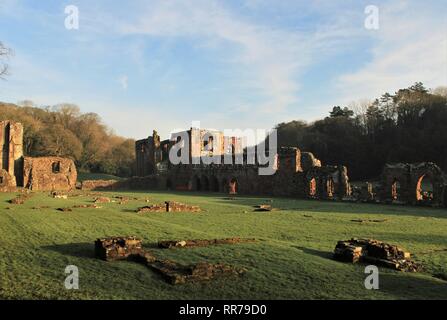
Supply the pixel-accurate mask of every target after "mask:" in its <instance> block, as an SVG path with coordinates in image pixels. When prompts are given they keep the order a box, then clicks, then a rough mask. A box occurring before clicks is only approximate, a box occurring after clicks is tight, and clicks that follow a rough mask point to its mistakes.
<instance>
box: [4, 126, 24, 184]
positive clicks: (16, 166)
mask: <svg viewBox="0 0 447 320" xmlns="http://www.w3.org/2000/svg"><path fill="white" fill-rule="evenodd" d="M0 150H1V157H0V170H4V171H6V173H8V174H9V176H10V177H11V178H13V179H14V180H16V182H17V183H18V184H21V183H22V181H23V170H22V168H23V126H22V124H21V123H17V122H14V121H9V120H8V121H0Z"/></svg>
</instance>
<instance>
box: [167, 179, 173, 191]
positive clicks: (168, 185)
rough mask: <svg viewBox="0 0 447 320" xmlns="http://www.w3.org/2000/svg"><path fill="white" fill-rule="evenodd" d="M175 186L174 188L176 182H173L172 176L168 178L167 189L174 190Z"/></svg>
mask: <svg viewBox="0 0 447 320" xmlns="http://www.w3.org/2000/svg"><path fill="white" fill-rule="evenodd" d="M173 188H174V184H173V183H172V180H171V178H168V179H167V180H166V189H168V190H172V189H173Z"/></svg>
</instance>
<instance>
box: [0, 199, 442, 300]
mask: <svg viewBox="0 0 447 320" xmlns="http://www.w3.org/2000/svg"><path fill="white" fill-rule="evenodd" d="M102 194H103V195H105V196H109V197H113V196H115V195H124V196H129V197H137V198H139V200H131V201H129V203H128V204H126V205H119V204H117V203H110V204H103V205H102V206H103V208H102V209H73V211H72V212H60V211H57V210H56V208H59V207H71V206H73V205H75V204H81V203H86V204H88V203H91V202H92V201H93V195H92V194H90V195H87V194H83V195H81V196H78V197H70V198H69V199H67V200H63V199H53V198H52V197H50V196H49V194H47V193H35V194H34V196H33V197H32V198H31V199H29V200H28V201H27V202H26V203H25V204H24V205H12V204H9V203H8V202H7V201H8V200H10V199H12V198H13V197H14V196H15V194H0V241H1V246H0V298H2V299H411V298H417V299H447V282H446V281H444V280H440V279H438V278H436V277H434V276H433V275H441V276H442V275H444V276H446V275H447V251H446V250H447V210H443V209H432V208H416V207H403V206H382V205H366V204H350V203H339V202H318V201H304V200H295V199H282V198H274V199H273V206H274V207H276V208H279V209H281V210H278V211H272V212H254V211H253V206H254V205H257V204H261V203H264V201H265V200H266V199H268V198H265V197H242V196H240V197H237V198H236V199H235V200H226V199H225V198H226V197H227V196H226V195H222V194H194V193H161V192H160V193H158V192H150V193H143V192H141V193H127V192H104V193H102ZM145 198H149V199H150V200H151V203H159V202H162V201H165V200H176V201H180V202H184V203H188V204H193V205H199V206H200V207H201V208H202V209H203V210H205V211H204V212H202V213H199V214H197V213H152V214H150V213H147V214H145V215H138V214H136V213H135V209H136V208H137V207H140V206H143V205H147V203H146V202H145V201H144V199H145ZM39 206H49V208H45V209H33V207H39ZM7 208H9V209H7ZM368 218H374V219H388V220H387V221H386V222H381V223H373V222H370V223H369V222H367V223H358V222H352V221H351V220H352V219H368ZM113 235H136V236H138V237H141V238H142V239H143V241H144V245H145V247H147V248H148V249H149V250H152V251H153V252H154V254H155V255H157V256H158V257H164V258H170V259H173V260H176V261H179V262H182V263H195V262H199V261H208V262H223V263H227V264H232V265H235V266H239V267H245V268H246V269H247V270H248V271H247V272H246V274H245V275H243V276H242V277H236V278H225V279H217V280H214V281H211V282H205V283H199V284H185V285H179V286H173V285H170V284H168V283H166V282H165V281H164V280H163V279H162V278H161V277H160V276H159V275H157V274H155V273H154V272H153V271H151V270H149V269H148V268H146V267H145V266H143V265H139V264H136V263H132V262H124V261H123V262H105V261H101V260H98V259H96V258H94V250H93V242H94V240H95V239H96V238H98V237H104V236H113ZM233 236H234V237H247V238H251V237H254V238H256V239H258V241H257V242H256V243H246V244H238V245H222V246H214V247H206V248H191V249H169V250H162V249H157V248H155V247H154V244H155V243H156V242H157V241H158V240H181V239H197V238H198V239H213V238H225V237H233ZM351 237H371V238H376V239H379V240H382V241H387V242H390V243H393V244H397V245H400V246H402V247H403V248H405V249H407V250H409V251H410V252H411V253H413V258H415V260H416V261H419V262H421V263H423V265H424V266H425V271H424V272H423V273H419V274H413V273H411V274H410V273H403V272H396V271H392V270H387V269H383V268H381V269H380V289H379V290H366V289H365V287H364V279H365V277H366V275H365V274H364V267H365V266H363V265H351V264H346V263H341V262H337V261H334V260H332V252H333V249H334V247H335V244H336V242H337V241H338V240H343V239H349V238H351ZM69 264H74V265H76V266H78V268H79V270H80V289H79V290H66V289H65V288H64V279H65V276H66V274H65V273H64V269H65V267H66V266H67V265H69Z"/></svg>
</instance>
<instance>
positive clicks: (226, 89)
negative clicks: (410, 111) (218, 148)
mask: <svg viewBox="0 0 447 320" xmlns="http://www.w3.org/2000/svg"><path fill="white" fill-rule="evenodd" d="M371 5H373V6H375V7H374V8H376V9H377V10H378V11H375V9H374V10H373V11H371V7H369V6H371ZM67 6H76V8H77V9H78V12H79V28H78V29H70V28H68V29H67V28H66V19H67V17H68V18H71V17H72V16H70V14H71V13H72V12H68V13H66V12H65V9H66V7H67ZM376 12H377V15H376ZM446 12H447V2H446V1H445V0H439V1H436V0H428V1H419V0H389V1H385V0H383V1H378V0H377V1H373V0H369V1H362V0H316V1H307V0H306V1H304V0H303V1H301V0H293V1H292V0H282V1H274V0H238V1H236V0H226V1H217V0H146V1H143V0H129V1H125V2H123V1H115V0H113V1H112V0H95V1H91V0H90V1H87V0H79V1H75V0H73V1H60V0H59V1H56V0H41V1H32V0H22V1H20V0H0V41H1V42H2V43H3V44H4V45H6V46H8V47H10V48H11V49H13V51H14V55H13V56H12V57H10V58H9V59H8V61H7V62H8V64H9V66H10V76H8V78H7V80H5V81H2V80H0V101H4V102H11V103H17V102H19V101H23V100H31V101H33V102H34V104H36V105H39V106H46V105H56V104H60V103H72V104H76V105H78V106H79V107H80V108H81V111H82V112H95V113H97V114H99V115H100V117H101V118H102V120H103V122H104V123H105V124H107V125H108V126H109V127H111V128H113V129H114V131H115V132H116V133H117V134H119V135H122V136H125V137H129V138H135V139H141V138H144V137H147V136H149V135H150V134H151V133H152V130H154V129H155V130H157V131H158V132H159V133H160V134H161V135H162V137H163V138H167V137H168V135H169V133H170V132H172V131H177V130H178V129H181V128H189V127H191V123H192V122H193V121H200V125H201V127H202V128H215V129H219V130H224V129H242V130H244V129H246V128H252V129H262V128H263V129H270V128H272V127H274V126H275V125H276V124H278V123H280V122H285V121H291V120H298V119H300V120H305V121H309V122H310V121H314V120H316V119H319V118H322V117H325V116H326V115H327V114H328V112H329V111H330V110H331V109H332V107H333V106H334V105H341V106H350V105H353V104H355V103H357V104H359V103H360V102H365V101H369V100H372V99H374V98H376V97H379V96H380V95H381V94H383V93H385V92H390V93H394V92H395V91H396V90H398V89H399V88H405V87H408V86H410V85H412V84H413V83H415V82H417V81H421V82H423V83H424V84H425V85H426V86H427V87H429V88H436V87H438V86H446V85H447V15H446ZM365 20H366V22H367V23H366V26H369V27H368V28H367V27H366V26H365ZM70 21H72V20H70ZM371 21H373V22H374V23H375V24H373V26H374V28H371ZM376 22H378V23H376Z"/></svg>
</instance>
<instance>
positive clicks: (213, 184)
mask: <svg viewBox="0 0 447 320" xmlns="http://www.w3.org/2000/svg"><path fill="white" fill-rule="evenodd" d="M191 185H192V186H191V190H193V191H209V192H224V193H230V194H236V193H238V191H239V182H238V180H237V178H234V177H233V178H222V179H221V180H220V182H219V179H218V178H217V177H216V176H210V177H208V176H200V177H199V176H194V177H193V179H192V181H191Z"/></svg>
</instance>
